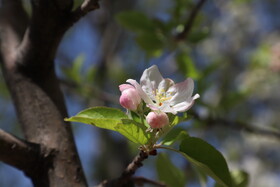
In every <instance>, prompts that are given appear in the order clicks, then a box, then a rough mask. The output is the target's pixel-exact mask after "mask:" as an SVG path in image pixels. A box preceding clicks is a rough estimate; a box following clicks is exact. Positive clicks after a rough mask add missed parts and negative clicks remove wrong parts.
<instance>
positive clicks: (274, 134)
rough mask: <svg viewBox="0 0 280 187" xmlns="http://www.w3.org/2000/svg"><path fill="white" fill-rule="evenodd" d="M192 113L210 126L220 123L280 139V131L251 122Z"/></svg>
mask: <svg viewBox="0 0 280 187" xmlns="http://www.w3.org/2000/svg"><path fill="white" fill-rule="evenodd" d="M192 115H193V116H194V118H195V119H197V120H199V121H203V122H205V123H206V124H207V125H209V126H215V125H220V126H223V127H228V128H232V129H235V130H240V131H241V130H244V131H246V132H249V133H253V134H258V135H262V136H267V137H274V138H276V139H278V140H280V132H279V131H272V130H266V129H260V128H258V127H255V126H253V125H251V124H247V123H245V122H242V121H232V120H227V119H224V118H213V117H207V118H201V117H200V116H199V115H198V114H196V113H192Z"/></svg>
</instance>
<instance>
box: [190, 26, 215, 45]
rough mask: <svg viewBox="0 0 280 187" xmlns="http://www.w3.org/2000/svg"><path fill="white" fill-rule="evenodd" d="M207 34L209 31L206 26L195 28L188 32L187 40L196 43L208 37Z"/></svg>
mask: <svg viewBox="0 0 280 187" xmlns="http://www.w3.org/2000/svg"><path fill="white" fill-rule="evenodd" d="M209 35H210V31H209V29H208V28H203V29H200V30H198V29H197V30H194V31H193V32H191V33H190V35H189V37H188V40H189V42H191V43H195V44H196V43H199V42H200V41H202V40H204V39H206V38H207V37H209Z"/></svg>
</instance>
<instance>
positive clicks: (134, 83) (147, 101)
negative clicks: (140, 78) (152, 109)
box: [126, 79, 153, 104]
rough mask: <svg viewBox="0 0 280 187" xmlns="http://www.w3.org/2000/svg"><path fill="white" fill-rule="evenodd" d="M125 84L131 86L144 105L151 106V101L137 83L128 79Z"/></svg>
mask: <svg viewBox="0 0 280 187" xmlns="http://www.w3.org/2000/svg"><path fill="white" fill-rule="evenodd" d="M126 82H128V83H130V84H132V85H133V86H134V87H135V89H136V90H137V92H138V94H139V95H140V97H141V98H142V99H143V100H144V101H145V103H147V104H152V103H153V101H152V100H151V99H150V98H149V96H148V95H147V94H146V93H145V92H144V91H143V89H142V88H141V86H140V84H138V82H137V81H136V80H133V79H128V80H127V81H126Z"/></svg>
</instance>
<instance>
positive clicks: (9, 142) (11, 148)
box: [0, 129, 40, 173]
mask: <svg viewBox="0 0 280 187" xmlns="http://www.w3.org/2000/svg"><path fill="white" fill-rule="evenodd" d="M0 153H1V154H0V160H1V161H3V162H5V163H6V164H9V165H11V166H14V167H16V168H18V169H20V170H23V171H25V172H26V173H29V171H30V170H32V169H33V168H34V167H36V163H37V162H38V159H39V154H40V148H39V145H38V144H33V143H29V142H25V141H22V140H20V139H19V138H16V137H15V136H13V135H11V134H9V133H7V132H5V131H3V130H1V129H0Z"/></svg>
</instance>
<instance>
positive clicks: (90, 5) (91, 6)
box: [67, 0, 100, 25]
mask: <svg viewBox="0 0 280 187" xmlns="http://www.w3.org/2000/svg"><path fill="white" fill-rule="evenodd" d="M98 2H99V0H84V2H83V3H82V4H81V5H80V6H79V7H78V8H76V9H75V10H74V11H73V12H72V13H71V15H70V16H69V20H68V22H67V23H68V25H73V24H74V23H76V22H77V21H78V20H79V19H80V18H81V17H83V16H85V15H86V14H87V13H88V12H90V11H93V10H96V9H99V7H100V6H99V3H98Z"/></svg>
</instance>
